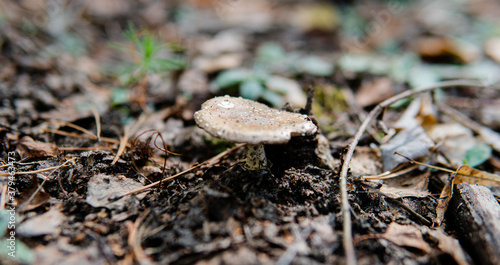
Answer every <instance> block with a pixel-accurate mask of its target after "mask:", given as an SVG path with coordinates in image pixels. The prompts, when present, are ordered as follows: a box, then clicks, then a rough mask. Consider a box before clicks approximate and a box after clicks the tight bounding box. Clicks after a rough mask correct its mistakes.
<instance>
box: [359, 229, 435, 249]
mask: <svg viewBox="0 0 500 265" xmlns="http://www.w3.org/2000/svg"><path fill="white" fill-rule="evenodd" d="M374 238H383V239H385V240H388V241H390V242H392V243H394V244H396V245H398V246H400V247H410V248H415V249H418V250H421V251H422V252H424V253H429V252H431V250H432V248H431V246H430V245H429V244H428V243H427V242H425V240H424V237H423V236H422V231H420V229H419V228H418V227H415V226H412V225H400V224H398V223H395V222H392V223H390V224H389V227H388V228H387V230H386V231H385V233H383V234H372V235H363V236H360V237H358V238H356V239H355V240H354V241H355V243H359V242H360V241H363V240H367V239H374Z"/></svg>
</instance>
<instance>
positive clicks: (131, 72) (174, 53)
mask: <svg viewBox="0 0 500 265" xmlns="http://www.w3.org/2000/svg"><path fill="white" fill-rule="evenodd" d="M123 35H124V36H125V37H126V38H127V39H128V40H129V42H130V44H129V45H128V47H124V46H121V45H118V44H111V47H113V48H115V49H117V50H120V51H122V52H125V53H128V54H130V56H131V58H130V59H131V60H132V62H126V63H124V64H123V65H122V67H121V69H119V71H118V77H119V80H120V83H121V84H123V85H130V84H135V83H137V82H140V81H143V80H145V79H146V78H147V76H148V75H149V74H151V73H158V74H164V73H167V72H170V71H175V70H180V69H183V68H184V67H185V66H186V61H185V59H184V57H183V55H182V54H181V52H182V51H183V48H182V47H180V46H179V45H177V44H174V43H170V44H164V43H163V42H161V41H160V40H159V39H158V38H157V36H155V35H154V34H153V33H151V32H150V31H149V30H146V29H140V30H138V29H137V28H135V27H134V26H133V25H131V24H130V25H129V28H128V29H127V30H126V31H125V32H124V34H123Z"/></svg>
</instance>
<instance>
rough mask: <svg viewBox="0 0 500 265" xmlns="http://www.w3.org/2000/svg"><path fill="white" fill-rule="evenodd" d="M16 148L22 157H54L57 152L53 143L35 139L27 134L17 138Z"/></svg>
mask: <svg viewBox="0 0 500 265" xmlns="http://www.w3.org/2000/svg"><path fill="white" fill-rule="evenodd" d="M17 150H18V151H19V154H21V157H22V158H23V159H25V158H37V157H50V156H52V157H56V156H57V155H58V153H59V150H58V149H57V146H56V145H55V144H51V143H44V142H40V141H35V140H33V138H31V137H29V136H24V137H23V138H21V140H19V143H18V144H17Z"/></svg>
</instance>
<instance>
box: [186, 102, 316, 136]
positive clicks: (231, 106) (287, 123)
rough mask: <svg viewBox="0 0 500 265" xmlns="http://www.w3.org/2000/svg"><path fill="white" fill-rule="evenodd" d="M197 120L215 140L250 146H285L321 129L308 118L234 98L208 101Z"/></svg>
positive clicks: (197, 115)
mask: <svg viewBox="0 0 500 265" xmlns="http://www.w3.org/2000/svg"><path fill="white" fill-rule="evenodd" d="M194 119H195V121H196V124H197V125H198V126H199V127H200V128H202V129H203V130H205V131H206V132H208V133H209V134H211V135H212V136H214V137H217V138H220V139H224V140H226V141H231V142H236V143H248V144H261V143H264V144H284V143H287V142H288V141H290V138H291V137H292V136H299V135H302V136H304V135H311V134H314V133H315V132H316V131H317V129H318V128H317V127H316V125H315V124H314V123H313V122H311V120H309V118H308V117H307V116H306V115H302V114H297V113H290V112H286V111H280V110H277V109H272V108H270V107H268V106H266V105H264V104H261V103H258V102H255V101H252V100H248V99H243V98H235V97H230V96H224V97H216V98H212V99H210V100H207V101H206V102H205V103H203V105H201V110H199V111H197V112H196V113H195V114H194Z"/></svg>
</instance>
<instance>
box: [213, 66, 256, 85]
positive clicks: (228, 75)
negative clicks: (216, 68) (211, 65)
mask: <svg viewBox="0 0 500 265" xmlns="http://www.w3.org/2000/svg"><path fill="white" fill-rule="evenodd" d="M250 76H251V73H250V72H249V71H248V70H246V69H241V68H237V69H230V70H226V71H223V72H221V73H220V74H219V75H218V76H217V78H215V80H214V81H213V82H212V86H213V87H215V88H216V89H220V88H226V87H230V86H234V85H237V84H239V83H241V82H243V81H244V80H246V79H248V78H250Z"/></svg>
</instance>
